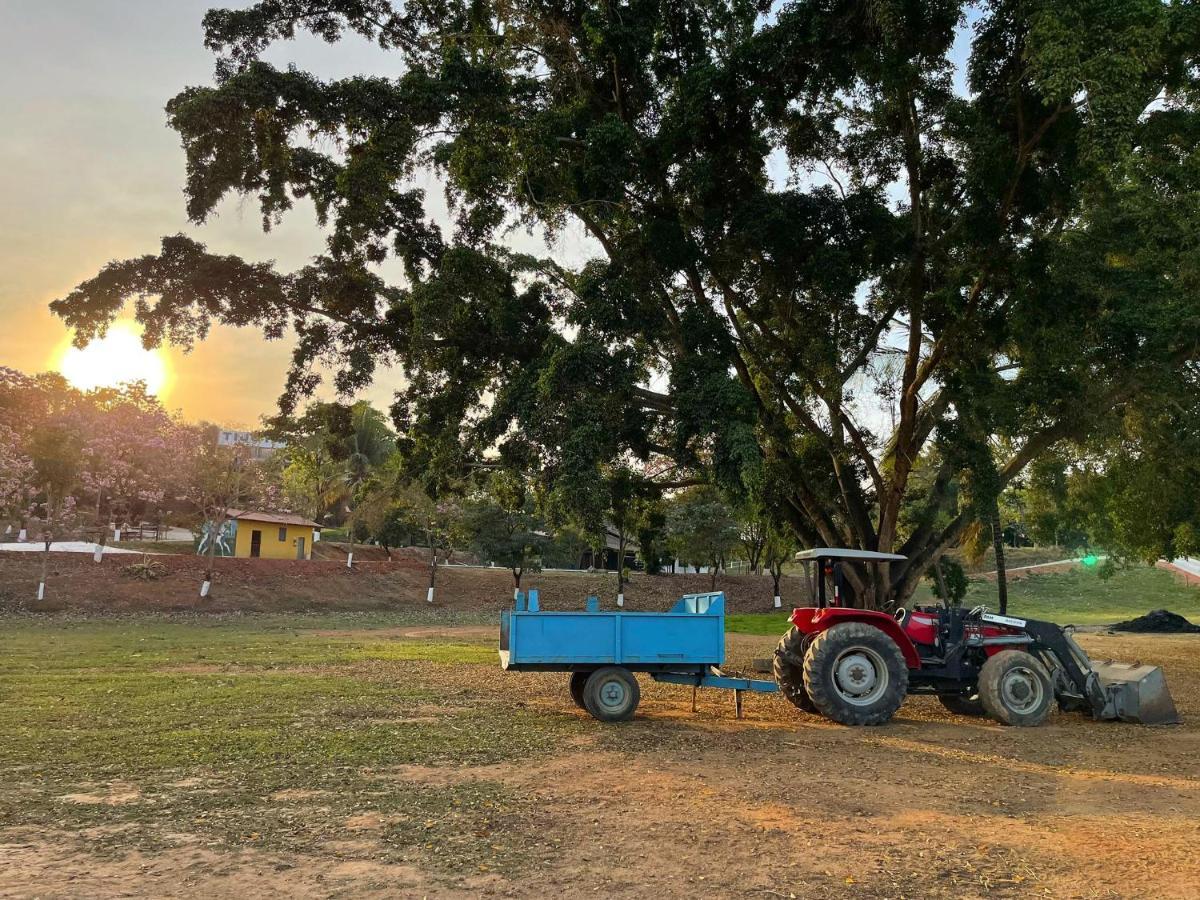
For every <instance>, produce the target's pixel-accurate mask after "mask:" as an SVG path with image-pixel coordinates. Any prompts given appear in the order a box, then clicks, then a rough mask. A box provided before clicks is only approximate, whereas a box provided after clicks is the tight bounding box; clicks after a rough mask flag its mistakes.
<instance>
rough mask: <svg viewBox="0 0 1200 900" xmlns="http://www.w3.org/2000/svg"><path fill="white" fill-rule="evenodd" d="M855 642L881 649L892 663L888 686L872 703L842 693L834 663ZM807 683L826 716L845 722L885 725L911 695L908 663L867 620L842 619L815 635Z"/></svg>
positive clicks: (807, 659)
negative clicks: (859, 702) (836, 684)
mask: <svg viewBox="0 0 1200 900" xmlns="http://www.w3.org/2000/svg"><path fill="white" fill-rule="evenodd" d="M855 644H859V645H864V646H868V647H870V648H871V649H873V650H875V651H876V652H877V653H879V654H880V655H881V656H882V657H883V659H884V660H885V662H886V663H887V665H888V686H887V690H886V691H885V692H884V694H883V696H882V697H880V698H879V700H878V701H876V703H875V704H874V705H873V706H872V707H857V706H854V705H852V704H850V703H846V702H845V701H843V700H842V699H841V698H839V697H838V695H837V692H836V690H835V689H834V686H833V673H832V667H833V663H834V661H835V660H836V659H837V657H838V655H839V654H840V653H841V652H842V651H843V650H844V649H846V648H847V647H850V646H854V645H855ZM804 687H805V689H806V690H807V691H808V696H809V698H810V699H811V700H812V703H813V705H814V706H815V707H816V708H817V710H818V711H819V712H820V713H821V714H822V715H824V716H825V717H826V718H829V719H832V720H833V721H835V722H840V723H841V724H843V725H883V724H885V723H887V722H888V721H890V720H891V718H892V716H894V715H895V714H896V711H897V710H898V709H899V708H900V706H901V704H903V703H904V698H905V697H906V696H907V695H908V664H907V663H906V662H905V661H904V654H903V653H902V652H901V650H900V647H899V646H898V645H897V644H896V642H895V641H894V640H892V638H890V637H889V636H888V635H887V634H885V633H884V632H883V631H881V630H880V629H878V628H876V627H875V626H874V625H868V624H867V623H865V622H842V623H841V624H839V625H834V626H832V627H831V628H827V629H826V630H825V631H822V632H821V633H820V634H818V635H817V636H816V638H814V639H813V642H812V644H811V645H810V646H809V648H808V652H807V653H806V654H805V656H804Z"/></svg>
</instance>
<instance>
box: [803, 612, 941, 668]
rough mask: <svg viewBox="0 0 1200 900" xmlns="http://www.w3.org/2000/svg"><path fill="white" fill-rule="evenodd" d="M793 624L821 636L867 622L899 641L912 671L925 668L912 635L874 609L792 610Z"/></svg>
mask: <svg viewBox="0 0 1200 900" xmlns="http://www.w3.org/2000/svg"><path fill="white" fill-rule="evenodd" d="M791 622H792V624H793V625H795V626H796V627H797V628H798V629H800V631H802V632H804V633H805V634H817V633H818V632H821V631H824V630H826V629H827V628H832V627H833V626H834V625H840V624H841V623H842V622H863V623H865V624H867V625H874V626H875V627H876V628H878V629H879V630H880V631H882V632H883V633H884V634H886V635H887V636H888V637H890V638H891V639H892V640H893V641H895V642H896V646H898V647H899V648H900V652H901V653H902V654H904V663H905V665H907V666H908V667H909V668H910V669H919V668H921V654H919V653H918V652H917V648H916V647H915V646H914V645H913V642H912V640H911V639H910V638H909V636H908V635H907V634H905V633H904V629H903V628H901V627H900V623H899V622H897V621H896V620H895V619H894V618H892V617H891V616H889V615H888V614H887V613H885V612H879V611H877V610H873V609H848V608H845V607H841V606H827V607H825V608H824V609H818V608H816V607H812V606H803V607H800V608H799V609H795V610H793V611H792V619H791Z"/></svg>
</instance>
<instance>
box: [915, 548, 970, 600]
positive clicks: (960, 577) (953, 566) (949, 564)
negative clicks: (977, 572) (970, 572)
mask: <svg viewBox="0 0 1200 900" xmlns="http://www.w3.org/2000/svg"><path fill="white" fill-rule="evenodd" d="M934 566H937V567H938V568H940V569H941V571H942V582H943V583H944V584H945V585H946V593H947V594H948V596H946V597H943V596H942V587H941V584H939V583H938V577H937V572H935V571H934ZM925 581H926V583H927V584H928V585H929V590H930V592H931V593H932V594H933V596H935V597H937V598H938V599H939V600H941V601H942V602H944V603H948V604H950V605H951V606H954V605H957V604H959V603H962V599H963V597H965V596H967V587H968V585H969V584H970V582H969V580H968V579H967V572H966V570H965V569H964V568H963V567H962V564H961V563H960V562H959V561H958V560H956V559H951V558H950V557H948V556H943V557H942V558H941V559H940V560H938V561H937V562H936V563H934V565H933V566H930V569H929V572H927V573H926V575H925Z"/></svg>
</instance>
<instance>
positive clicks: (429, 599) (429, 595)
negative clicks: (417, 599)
mask: <svg viewBox="0 0 1200 900" xmlns="http://www.w3.org/2000/svg"><path fill="white" fill-rule="evenodd" d="M425 602H426V603H432V602H433V585H430V586H429V590H428V591H426V593H425Z"/></svg>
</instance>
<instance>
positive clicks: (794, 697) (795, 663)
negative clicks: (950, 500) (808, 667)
mask: <svg viewBox="0 0 1200 900" xmlns="http://www.w3.org/2000/svg"><path fill="white" fill-rule="evenodd" d="M811 637H812V635H808V634H805V633H804V632H803V631H801V630H800V629H799V628H797V627H796V626H795V625H793V626H792V627H791V629H789V631H788V632H787V634H785V635H784V636H783V637H781V638H780V639H779V646H777V647H776V648H775V656H774V657H773V658H772V660H771V674H773V675H774V676H775V683H776V684H778V685H779V693H781V694H783V696H784V699H785V700H787V701H788V702H789V703H791V704H792V705H793V706H795V707H796V708H797V709H799V710H801V711H802V712H806V713H816V712H817V708H816V707H815V706H813V702H812V700H811V698H809V696H808V691H807V690H806V689H805V687H804V651H805V650H806V649H808V648H807V646H806V642H807V641H808V640H809V639H810V638H811Z"/></svg>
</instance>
